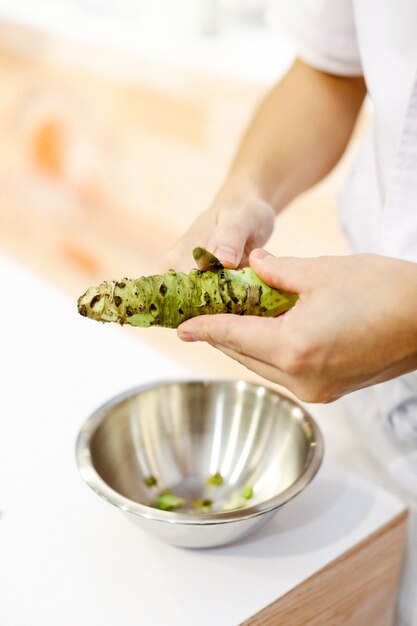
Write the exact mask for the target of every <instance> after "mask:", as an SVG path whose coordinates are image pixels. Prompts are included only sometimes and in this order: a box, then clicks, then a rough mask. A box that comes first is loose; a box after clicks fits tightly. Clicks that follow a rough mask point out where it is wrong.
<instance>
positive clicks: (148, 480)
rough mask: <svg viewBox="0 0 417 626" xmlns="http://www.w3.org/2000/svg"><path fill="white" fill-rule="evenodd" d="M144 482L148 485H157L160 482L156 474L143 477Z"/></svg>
mask: <svg viewBox="0 0 417 626" xmlns="http://www.w3.org/2000/svg"><path fill="white" fill-rule="evenodd" d="M143 482H144V484H145V485H146V486H147V487H155V486H156V485H157V484H158V481H157V480H156V478H155V476H152V475H151V476H145V478H144V479H143Z"/></svg>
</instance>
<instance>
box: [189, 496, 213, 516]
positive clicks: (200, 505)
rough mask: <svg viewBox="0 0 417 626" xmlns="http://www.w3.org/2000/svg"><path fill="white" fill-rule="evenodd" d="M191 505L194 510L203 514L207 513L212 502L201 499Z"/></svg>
mask: <svg viewBox="0 0 417 626" xmlns="http://www.w3.org/2000/svg"><path fill="white" fill-rule="evenodd" d="M191 505H192V507H193V508H194V509H199V510H201V511H202V512H203V513H209V512H210V511H211V508H212V506H213V502H212V500H210V499H209V498H202V499H201V500H193V501H192V502H191Z"/></svg>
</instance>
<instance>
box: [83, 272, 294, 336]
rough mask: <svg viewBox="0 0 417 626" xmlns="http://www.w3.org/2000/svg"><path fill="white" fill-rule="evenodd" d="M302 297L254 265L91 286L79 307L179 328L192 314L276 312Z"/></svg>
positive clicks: (112, 318)
mask: <svg viewBox="0 0 417 626" xmlns="http://www.w3.org/2000/svg"><path fill="white" fill-rule="evenodd" d="M297 298H298V296H297V295H296V294H290V293H285V292H283V291H279V290H277V289H273V288H272V287H269V286H268V285H266V284H265V283H264V282H263V281H262V280H261V279H260V278H259V277H258V276H257V275H256V274H255V272H254V271H253V270H252V268H250V267H245V268H243V269H237V270H228V269H225V268H223V267H221V268H219V269H215V270H213V271H211V270H209V271H205V272H202V271H200V270H198V269H193V270H191V271H190V273H189V274H183V273H180V272H175V271H174V270H169V271H168V272H166V273H165V274H161V275H155V276H142V277H141V278H137V279H129V278H123V279H122V280H119V281H115V280H113V281H106V282H103V283H101V285H99V286H97V287H90V289H88V290H87V291H86V292H85V294H84V295H82V296H81V297H80V298H79V299H78V312H79V313H80V315H83V316H84V317H89V318H91V319H94V320H97V321H99V322H117V323H119V324H130V325H132V326H141V327H145V328H147V327H149V326H164V327H166V328H177V327H178V326H179V325H180V324H181V323H182V322H185V321H186V320H188V319H190V318H191V317H197V316H198V315H210V314H214V313H233V314H235V315H261V316H265V317H276V316H277V315H280V314H281V313H284V312H285V311H288V309H291V308H292V307H293V306H294V304H295V302H296V300H297Z"/></svg>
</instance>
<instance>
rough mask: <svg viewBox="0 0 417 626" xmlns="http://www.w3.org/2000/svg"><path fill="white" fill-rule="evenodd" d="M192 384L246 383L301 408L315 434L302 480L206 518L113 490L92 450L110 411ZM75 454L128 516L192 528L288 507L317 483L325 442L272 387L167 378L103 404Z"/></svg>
mask: <svg viewBox="0 0 417 626" xmlns="http://www.w3.org/2000/svg"><path fill="white" fill-rule="evenodd" d="M190 384H191V385H193V384H199V385H201V384H202V385H218V384H221V385H225V384H226V385H231V384H232V385H233V386H236V385H237V384H244V385H245V386H247V387H249V388H255V389H259V388H263V389H264V390H265V391H266V393H269V394H273V395H275V396H277V397H278V398H280V399H281V400H283V401H286V402H289V403H290V404H292V405H293V406H294V408H299V409H300V411H301V413H302V420H303V421H304V422H305V423H307V424H308V425H309V427H310V428H311V432H312V439H311V442H310V449H309V455H308V458H307V461H306V463H305V465H304V468H303V470H302V472H301V473H300V475H299V477H298V478H297V479H296V480H295V481H294V482H293V483H292V484H291V485H290V486H289V487H287V489H285V490H284V491H282V492H281V493H279V494H278V495H276V496H274V497H272V498H269V499H268V500H265V501H263V502H258V503H257V504H254V505H252V506H247V507H244V508H241V509H234V510H232V511H224V512H215V513H204V514H202V515H192V516H191V515H189V514H188V513H179V512H177V511H162V510H159V509H156V508H154V507H151V506H147V505H146V504H141V503H139V502H135V501H134V500H130V498H127V497H126V496H123V495H122V494H120V493H119V492H117V491H115V490H114V489H113V488H112V487H110V485H108V484H107V483H106V482H105V481H104V480H103V479H102V478H101V476H100V474H99V473H98V472H97V470H96V469H95V467H94V465H93V461H92V458H91V453H90V447H89V444H90V440H91V437H92V436H93V434H94V432H95V430H96V429H97V428H98V426H99V425H100V424H101V422H102V421H103V419H104V417H105V416H106V415H107V414H108V412H109V410H110V409H112V408H113V407H115V406H116V405H118V404H120V403H122V402H124V401H125V400H127V399H129V398H131V397H133V396H135V395H138V394H140V393H143V392H144V391H149V390H152V389H155V388H158V387H166V386H172V385H190ZM75 455H76V461H77V465H78V470H79V472H80V474H81V477H82V478H83V480H84V481H85V482H86V483H87V485H89V487H91V489H93V491H95V492H96V493H97V494H98V495H99V496H100V497H102V498H103V499H104V500H106V501H107V502H109V503H110V504H113V505H114V506H115V507H117V508H118V509H121V510H122V511H124V512H126V513H131V514H133V515H138V516H140V517H143V518H146V519H148V520H153V521H156V522H165V523H166V522H168V523H170V524H180V525H183V524H186V525H190V526H211V525H217V524H227V523H230V522H236V521H242V520H246V519H251V518H254V517H257V516H259V515H262V514H265V513H268V512H270V511H273V510H275V509H277V508H279V507H280V506H282V505H283V504H285V503H286V502H289V501H290V500H292V498H294V497H295V496H296V495H298V494H299V493H300V492H301V491H303V489H305V488H306V487H307V485H308V484H309V483H310V482H311V481H312V480H313V478H314V476H315V475H316V474H317V472H318V470H319V469H320V466H321V463H322V461H323V455H324V441H323V436H322V434H321V431H320V429H319V427H318V425H317V423H316V421H315V420H314V418H313V417H312V416H311V415H310V414H309V413H308V412H307V411H306V409H305V408H304V407H303V406H302V405H301V404H299V403H298V402H296V401H295V400H293V399H292V398H291V397H289V396H287V395H285V394H284V393H281V392H279V391H278V390H276V389H274V388H272V387H269V386H268V385H263V384H258V383H254V382H250V381H246V380H243V379H232V378H231V379H228V378H206V379H202V378H195V379H193V378H186V379H185V378H184V379H163V380H159V381H153V382H150V383H144V384H142V385H137V386H135V387H131V388H130V389H127V390H125V391H122V392H121V393H119V394H117V395H115V396H113V397H112V398H110V399H109V400H107V401H106V402H104V403H103V404H102V405H100V406H99V407H98V408H97V409H96V410H95V411H94V412H93V413H91V415H90V416H89V417H88V418H87V419H86V420H85V421H84V423H83V424H82V426H81V429H80V431H79V434H78V437H77V440H76V446H75Z"/></svg>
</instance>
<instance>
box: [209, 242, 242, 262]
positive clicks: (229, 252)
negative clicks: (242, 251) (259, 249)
mask: <svg viewBox="0 0 417 626" xmlns="http://www.w3.org/2000/svg"><path fill="white" fill-rule="evenodd" d="M214 255H215V256H216V257H217V258H219V259H220V261H222V262H223V263H229V264H230V265H236V260H237V255H236V250H234V249H233V248H230V247H228V246H218V247H217V248H216V249H215V250H214Z"/></svg>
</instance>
